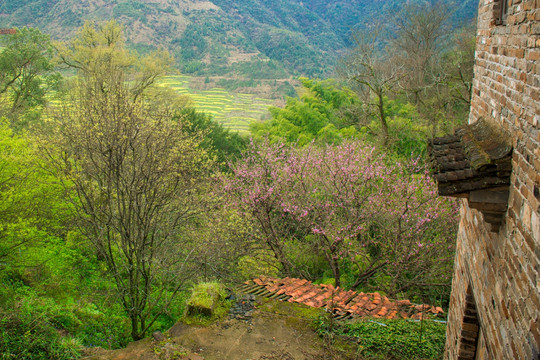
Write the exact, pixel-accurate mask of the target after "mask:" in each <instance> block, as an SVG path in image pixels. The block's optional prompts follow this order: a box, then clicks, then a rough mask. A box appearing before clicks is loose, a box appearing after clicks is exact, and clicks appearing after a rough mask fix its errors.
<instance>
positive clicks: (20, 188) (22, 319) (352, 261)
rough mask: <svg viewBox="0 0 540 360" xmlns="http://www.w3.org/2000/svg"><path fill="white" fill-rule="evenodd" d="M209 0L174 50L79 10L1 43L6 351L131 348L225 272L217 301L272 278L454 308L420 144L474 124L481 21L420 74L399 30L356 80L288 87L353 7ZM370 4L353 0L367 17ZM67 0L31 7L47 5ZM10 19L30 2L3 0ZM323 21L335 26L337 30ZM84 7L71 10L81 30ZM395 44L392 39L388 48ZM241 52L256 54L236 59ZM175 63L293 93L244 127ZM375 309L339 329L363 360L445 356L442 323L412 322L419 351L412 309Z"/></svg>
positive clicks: (0, 251)
mask: <svg viewBox="0 0 540 360" xmlns="http://www.w3.org/2000/svg"><path fill="white" fill-rule="evenodd" d="M214 3H215V4H214V5H219V8H217V7H216V8H213V9H210V10H209V9H205V10H201V9H199V10H198V11H193V12H191V13H187V12H186V13H182V16H184V17H185V18H189V20H190V21H188V22H187V24H188V25H187V27H186V29H185V30H184V29H182V30H183V31H178V32H177V33H176V35H175V38H174V39H172V40H170V43H166V42H165V43H164V42H161V41H157V40H156V41H155V43H152V45H150V46H148V45H144V44H141V43H139V44H136V46H135V48H137V49H140V50H142V53H144V55H140V54H139V53H137V52H136V51H133V50H130V48H129V45H133V43H132V44H129V42H126V40H125V38H124V33H123V30H122V28H121V26H119V24H118V23H116V22H114V21H111V22H107V23H102V24H95V23H91V22H89V23H86V24H84V25H83V26H81V27H80V28H79V29H78V30H77V31H76V33H75V35H74V36H71V37H70V40H69V41H66V42H61V43H60V42H58V43H54V46H53V45H51V43H50V41H49V38H48V36H47V35H44V34H42V33H41V32H39V30H37V29H27V28H23V29H17V32H16V34H15V35H14V36H12V37H6V38H3V39H2V41H3V42H2V47H3V48H1V49H0V70H1V72H0V119H1V120H0V170H1V171H0V283H1V286H0V352H1V353H2V355H7V356H8V357H15V358H25V359H72V358H77V357H80V356H83V354H84V353H85V351H86V349H87V348H88V347H95V346H100V347H103V348H109V349H111V348H119V347H122V346H125V345H126V344H127V343H128V342H129V341H130V340H132V339H140V338H142V337H144V336H145V335H147V334H148V333H149V332H152V331H154V330H156V329H161V330H163V329H167V328H169V327H170V326H171V325H173V323H174V322H175V321H177V320H178V319H179V318H181V317H182V316H184V308H185V306H186V300H188V295H187V294H188V292H189V289H192V288H195V289H198V287H197V286H196V285H197V284H199V283H208V282H210V283H211V284H214V285H215V286H217V287H219V289H220V291H219V293H220V294H219V296H218V297H219V298H220V299H221V298H223V295H224V293H223V285H221V284H218V283H216V281H217V282H221V283H238V282H240V281H244V280H246V279H247V278H250V277H254V276H259V275H261V274H270V275H274V276H299V277H304V278H308V279H310V280H313V281H315V282H318V283H333V284H335V285H338V286H341V287H344V288H348V289H357V290H376V291H379V292H382V293H384V294H386V295H387V296H392V297H407V298H410V299H412V300H419V301H426V302H430V303H433V302H438V303H440V304H441V305H443V306H445V305H447V303H448V301H449V296H448V288H449V284H450V279H449V276H450V273H451V271H450V269H451V266H452V258H453V251H454V247H453V243H454V237H455V231H456V219H457V214H456V210H457V209H456V205H457V204H456V203H454V202H450V201H447V200H444V199H442V198H440V197H437V196H436V191H435V188H434V184H433V182H432V180H431V179H430V177H429V174H428V172H427V171H426V167H425V160H424V158H423V156H424V150H425V143H426V139H427V138H429V137H430V136H434V135H436V134H439V133H442V132H445V131H449V130H451V128H452V127H453V126H454V125H456V124H459V123H460V122H462V121H464V119H465V112H466V108H467V104H468V101H469V100H470V84H471V83H470V73H471V69H472V61H471V56H472V52H471V47H472V45H473V44H474V42H473V41H471V38H472V37H471V36H470V31H469V30H467V29H465V30H463V31H462V32H460V33H458V34H457V35H456V36H455V37H454V38H453V39H450V37H448V38H446V37H444V38H445V39H446V40H445V41H448V43H447V46H446V47H445V48H444V49H443V48H442V47H441V48H439V47H435V48H432V49H431V50H432V53H431V54H430V56H429V59H428V60H429V61H428V63H429V66H428V67H426V68H425V69H424V70H425V71H424V72H423V75H422V76H421V77H415V76H416V75H417V72H415V69H414V66H413V65H414V64H412V63H411V64H406V65H407V66H405V64H404V63H403V59H404V58H406V57H410V56H408V55H407V54H408V51H411V48H410V46H409V45H407V44H409V43H410V42H411V39H405V38H404V34H403V32H396V36H395V38H393V39H391V40H392V41H387V42H385V43H384V44H382V43H379V42H372V43H369V42H368V43H365V42H364V43H363V42H361V41H360V42H358V43H357V44H356V45H357V47H356V48H355V49H354V50H353V51H351V53H350V54H349V56H347V57H345V58H344V61H343V68H342V69H341V70H342V72H341V73H342V75H347V74H348V75H351V74H352V76H345V77H344V78H342V79H341V80H332V79H326V80H318V79H307V78H301V80H300V81H301V84H302V87H301V88H298V89H294V88H292V86H291V83H293V84H294V82H293V81H291V79H290V78H289V74H290V73H294V74H298V73H308V74H312V75H313V74H317V75H320V74H324V73H326V71H327V69H328V68H324V67H325V66H326V65H327V64H331V63H332V62H333V61H334V60H333V59H331V58H330V57H329V56H327V53H325V51H327V50H328V49H330V50H332V51H336V50H339V49H341V47H343V46H345V44H346V43H347V41H346V40H345V33H346V32H347V31H348V30H346V29H345V24H348V22H347V21H348V20H347V21H346V19H344V18H343V11H345V10H344V9H350V5H351V4H350V3H351V2H350V1H342V2H336V3H333V4H331V6H326V5H327V4H326V3H324V4H323V2H320V1H313V2H310V3H309V4H304V3H302V2H297V1H292V3H291V7H290V9H285V8H286V6H285V5H286V4H288V2H286V1H285V0H282V1H277V2H271V3H269V2H266V1H257V0H252V1H246V2H242V3H241V4H239V3H237V2H232V1H228V0H220V1H215V2H214ZM375 3H376V2H369V4H368V3H364V2H362V1H360V2H359V4H361V5H362V6H364V9H371V10H369V11H368V13H371V12H370V11H372V10H373V9H375V8H374V6H375V5H376V4H375ZM36 4H39V5H40V6H41V5H43V8H42V9H35V8H34V7H33V6H34V5H36ZM55 4H56V2H55V1H50V2H48V3H47V4H44V3H41V2H31V1H26V2H24V4H23V5H25V6H27V7H26V9H29V12H30V13H36V14H38V13H39V14H41V15H42V16H43V18H44V19H47V17H48V16H51V15H50V12H48V11H47V10H48V9H49V8H48V7H47V6H49V5H50V6H54V5H55ZM325 4H326V5H325ZM45 5H47V6H45ZM207 5H208V4H207ZM393 5H395V3H394V2H393V1H391V2H387V6H393ZM208 6H210V7H211V5H208ZM411 6H412V5H411ZM411 9H415V8H414V7H405V8H404V10H403V11H411ZM75 10H77V7H73V8H71V9H70V11H75ZM109 10H111V11H112V12H113V13H114V14H113V15H114V16H123V19H124V20H125V19H126V18H127V19H128V20H129V21H132V22H133V21H138V22H140V23H142V24H144V25H145V26H146V25H148V26H150V24H151V22H150V21H149V20H148V17H147V15H148V14H151V15H152V16H156V17H158V15H159V16H163V19H171V18H170V17H169V15H171V16H173V15H174V16H176V15H178V13H177V12H178V8H176V7H174V6H172V5H171V6H170V7H169V8H165V9H162V8H160V7H159V5H158V4H157V3H156V4H150V3H147V4H146V3H145V4H142V3H139V2H129V3H128V2H121V3H117V4H114V6H112V7H111V8H110V9H109V8H107V9H105V8H104V9H103V10H102V11H103V12H107V11H109ZM224 10H226V11H227V16H221V15H222V13H223V11H224ZM279 10H282V11H281V12H280V11H279ZM0 12H3V13H6V14H12V15H13V14H19V10H18V9H16V8H13V7H12V6H11V5H9V4H1V5H0ZM404 13H405V12H404ZM404 13H400V14H401V15H400V16H402V14H404ZM321 14H323V15H324V16H329V17H330V19H338V18H339V19H340V21H341V20H343V21H341V22H340V24H341V25H343V26H340V27H338V28H337V29H335V30H334V29H333V28H332V26H330V25H329V23H327V22H326V20H325V21H321V17H320V16H322V15H321ZM355 14H356V15H354V16H359V14H358V12H356V13H355ZM72 15H73V14H72ZM274 15H275V16H274ZM400 16H396V19H400ZM159 18H160V19H161V17H159ZM240 18H243V19H244V21H243V22H240V23H238V22H237V21H236V20H238V19H240ZM428 18H434V17H433V16H431V17H428ZM2 19H4V17H3V18H2ZM76 19H78V17H77V16H75V15H73V16H66V17H65V19H64V20H65V22H66V23H68V25H69V26H72V25H73V24H75V23H77V24H78V25H81V24H79V23H78V20H76ZM412 20H418V21H420V22H423V21H425V20H426V17H418V18H415V19H412ZM1 21H3V20H0V25H1V24H2V22H1ZM332 21H333V20H332ZM396 21H397V20H396ZM441 21H443V20H441ZM444 21H446V20H444ZM400 24H401V25H400V26H403V27H404V28H406V27H407V26H409V25H407V22H401V23H400ZM162 25H163V24H162ZM439 25H440V24H439ZM152 26H153V25H152ZM175 26H178V24H176V25H175V23H174V22H173V21H172V20H171V21H170V22H169V23H168V24H167V26H165V25H163V26H162V27H161V28H160V29H161V30H160V31H161V32H166V30H165V29H166V28H167V27H173V28H174V27H175ZM441 28H444V27H441ZM445 29H446V28H445ZM128 31H129V29H128ZM160 34H161V33H160ZM245 34H250V35H253V36H252V40H251V37H250V36H246V35H245ZM131 35H132V34H129V33H128V36H131ZM416 35H418V34H416ZM248 39H249V40H248ZM357 40H361V37H358V38H357ZM413 40H414V39H413ZM131 41H132V42H133V41H134V40H133V38H131ZM412 42H414V41H412ZM159 43H162V44H165V45H170V49H171V52H172V53H174V54H175V55H176V61H178V62H176V61H175V59H174V58H173V56H172V55H171V54H170V53H169V52H168V51H166V50H163V49H158V46H155V45H157V44H159ZM231 43H233V44H234V46H233V47H230V46H229V45H228V44H231ZM366 45H367V46H366ZM398 45H400V46H401V47H399V46H398ZM391 46H396V47H394V49H398V48H400V49H401V50H400V52H395V56H393V57H388V56H387V55H388V54H390V53H391V52H390V51H389V49H391ZM156 49H157V50H156ZM239 49H240V50H241V51H249V52H252V55H253V56H251V57H250V60H249V61H230V59H231V57H230V56H231V55H234V56H239V55H238V54H239V53H238V51H236V50H239ZM321 49H322V50H323V52H322V53H321ZM324 49H326V50H324ZM431 50H430V51H431ZM244 55H245V54H244ZM357 55H358V56H359V57H357ZM240 57H241V56H240ZM358 59H360V62H358V61H356V60H358ZM400 59H401V60H400ZM355 61H356V62H355ZM400 61H401V63H403V64H400ZM178 64H180V65H181V67H182V68H183V70H184V71H186V72H191V73H195V74H199V75H200V74H205V73H208V72H210V73H214V74H225V73H226V72H227V71H233V72H235V73H236V74H244V75H249V76H248V77H246V79H240V78H235V79H227V78H221V77H220V78H219V82H220V84H222V85H223V86H224V87H228V88H231V89H232V88H242V87H246V88H249V87H251V86H259V85H261V84H262V81H263V80H264V79H266V80H267V81H268V80H269V79H271V80H272V81H274V83H275V85H276V86H278V84H280V85H279V86H281V87H282V90H283V92H287V93H288V94H289V95H291V97H289V98H288V99H287V102H286V104H284V106H283V107H276V106H275V107H271V108H270V114H271V119H270V120H268V121H265V122H259V123H257V124H253V125H252V127H251V130H252V136H253V139H252V140H251V142H249V140H247V139H246V138H244V137H242V136H240V135H238V134H237V133H234V132H231V131H229V130H227V129H226V128H225V127H224V126H223V125H221V124H218V123H216V122H215V121H214V120H213V119H212V117H211V116H210V115H208V114H204V113H201V112H199V111H198V110H197V108H196V107H194V106H193V103H192V102H191V101H190V100H189V98H187V97H186V96H181V95H179V94H178V93H177V92H175V91H173V90H172V89H171V88H168V87H167V86H165V83H160V81H159V80H160V77H161V76H162V75H164V74H165V73H167V72H170V71H172V68H173V66H175V65H178ZM355 64H356V65H355ZM231 69H232V70H231ZM343 69H345V70H343ZM366 70H368V71H367V72H366ZM388 70H389V71H390V73H389V74H388V73H387V72H386V71H388ZM435 70H436V71H435ZM435 72H437V74H438V76H437V77H436V78H434V77H433V76H432V75H433V73H435ZM60 74H62V76H61V75H60ZM413 75H414V76H413ZM347 80H350V81H349V83H348V84H347V83H346V81H347ZM381 81H382V82H383V83H384V84H386V85H383V86H382V87H381V86H380V84H381ZM388 81H389V82H388ZM208 82H210V79H208ZM209 86H210V85H209ZM381 89H382V91H380V90H381ZM51 90H55V91H51ZM296 93H298V94H299V96H298V97H296ZM51 100H52V101H51ZM49 101H50V102H49ZM443 120H444V121H443ZM214 285H212V286H214ZM205 286H206V285H201V288H204V289H207V288H208V286H206V287H205ZM208 291H210V290H208V289H207V290H205V292H208ZM203 295H204V294H202V295H201V296H202V297H204V296H203ZM192 300H193V299H192ZM193 301H194V300H193ZM193 301H192V302H193ZM224 304H225V305H226V303H224ZM222 305H223V304H222ZM225 305H224V306H221V307H220V313H219V316H221V315H223V313H224V312H225V311H226V308H227V306H225ZM192 320H193V319H192ZM199 320H200V319H199ZM206 320H208V319H206ZM206 320H205V321H206ZM371 324H372V323H369V322H366V323H360V324H354V325H350V326H349V327H348V328H347V329H345V330H343V329H342V330H338V331H342V332H343V333H348V334H352V335H354V336H357V335H360V333H362V332H369V334H363V335H362V339H361V344H362V345H361V346H362V348H361V354H362V355H363V356H365V357H368V358H369V357H370V356H371V357H373V358H378V357H380V356H382V354H383V353H384V352H388V351H392V352H393V351H397V350H396V345H395V344H400V345H398V346H399V347H401V350H402V354H403V356H408V357H409V358H414V357H415V356H422V357H426V358H432V357H433V354H434V353H435V352H437V351H439V350H438V349H439V346H440V343H441V341H442V340H441V339H442V335H441V334H442V330H440V328H436V326H435V325H433V329H432V328H431V325H425V328H422V329H423V330H422V331H424V330H425V331H426V333H425V334H424V333H422V335H421V336H422V339H424V340H426V339H428V338H429V341H424V340H420V342H422V346H419V347H418V349H416V350H417V352H414V351H412V347H413V346H412V345H411V344H412V343H413V340H412V339H413V338H414V336H416V335H404V336H403V337H402V333H404V328H405V327H406V326H405V325H404V323H397V322H396V323H392V322H388V323H387V324H386V325H387V326H386V327H384V326H381V325H377V326H379V328H377V329H375V328H371V327H370V326H371ZM411 324H412V325H413V326H416V324H414V323H411ZM407 325H409V324H408V323H407ZM422 326H424V325H422ZM381 327H382V328H384V329H385V331H387V332H383V329H382V328H381ZM388 331H389V332H388ZM431 333H432V334H433V338H432V339H431V338H430V336H431V335H428V334H431ZM424 335H425V336H424ZM390 339H392V341H390ZM430 344H431V345H430ZM409 350H411V351H409Z"/></svg>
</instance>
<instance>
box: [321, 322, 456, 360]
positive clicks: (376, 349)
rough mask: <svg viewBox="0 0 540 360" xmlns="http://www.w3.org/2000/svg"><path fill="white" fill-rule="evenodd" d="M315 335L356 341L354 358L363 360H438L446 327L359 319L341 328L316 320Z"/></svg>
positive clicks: (425, 323) (435, 323)
mask: <svg viewBox="0 0 540 360" xmlns="http://www.w3.org/2000/svg"><path fill="white" fill-rule="evenodd" d="M317 331H318V333H319V334H321V335H324V334H328V333H329V332H331V333H332V334H335V335H345V336H349V337H355V338H358V340H357V341H358V348H357V354H358V355H359V356H360V357H361V358H362V359H365V360H371V359H373V360H375V359H395V360H400V359H404V360H405V359H406V360H410V359H426V360H427V359H430V360H431V359H442V355H443V353H444V344H445V341H446V324H444V323H440V322H436V321H433V320H424V321H414V320H403V319H399V320H387V319H362V320H360V321H356V322H350V323H347V324H344V325H341V324H340V325H336V323H333V324H329V321H328V320H325V319H322V318H321V319H319V320H318V322H317Z"/></svg>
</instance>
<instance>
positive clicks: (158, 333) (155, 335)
mask: <svg viewBox="0 0 540 360" xmlns="http://www.w3.org/2000/svg"><path fill="white" fill-rule="evenodd" d="M152 337H153V338H154V340H156V341H159V342H161V341H163V340H165V335H163V333H162V332H161V331H154V332H153V333H152Z"/></svg>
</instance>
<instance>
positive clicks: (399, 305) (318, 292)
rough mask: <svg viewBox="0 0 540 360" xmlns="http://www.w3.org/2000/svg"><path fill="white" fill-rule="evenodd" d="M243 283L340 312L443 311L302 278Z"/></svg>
mask: <svg viewBox="0 0 540 360" xmlns="http://www.w3.org/2000/svg"><path fill="white" fill-rule="evenodd" d="M245 284H246V285H252V284H256V285H258V286H259V287H256V288H255V290H253V291H256V289H257V288H265V289H266V290H267V291H268V292H271V293H274V294H276V295H281V294H284V295H287V296H289V298H288V300H287V301H289V302H297V303H302V304H305V305H308V306H311V307H318V308H320V307H327V308H329V309H331V310H332V312H333V313H336V314H339V315H348V314H350V315H353V316H372V317H380V318H388V319H393V318H396V317H398V316H399V317H402V318H413V319H419V318H421V317H422V316H424V315H425V314H428V313H430V314H435V315H437V314H442V313H443V310H442V309H441V308H440V307H434V306H431V305H426V304H422V305H414V304H412V303H411V302H410V301H409V300H397V301H392V300H389V299H388V298H387V297H386V296H382V295H381V294H379V293H376V292H375V293H362V292H360V293H357V292H354V291H351V290H349V291H345V290H343V289H341V288H339V287H338V288H335V287H334V286H332V285H325V284H323V285H315V284H313V283H312V282H310V281H307V280H305V279H294V278H284V279H275V278H269V277H259V278H256V279H253V281H248V282H246V283H245Z"/></svg>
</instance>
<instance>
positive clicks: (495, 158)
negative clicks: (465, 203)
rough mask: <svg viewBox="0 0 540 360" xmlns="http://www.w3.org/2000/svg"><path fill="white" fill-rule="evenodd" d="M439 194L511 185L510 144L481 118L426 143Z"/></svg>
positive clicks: (444, 194) (453, 193) (458, 193)
mask: <svg viewBox="0 0 540 360" xmlns="http://www.w3.org/2000/svg"><path fill="white" fill-rule="evenodd" d="M428 152H429V154H430V157H431V159H432V163H433V166H432V169H433V172H434V174H433V175H434V178H435V180H436V181H437V183H438V189H439V195H442V196H457V195H461V194H464V193H468V192H471V191H474V190H482V189H490V188H495V187H500V186H505V185H506V186H507V185H509V184H510V173H511V171H512V162H511V154H512V145H511V144H509V143H508V141H507V138H506V137H505V136H503V134H502V133H501V132H500V131H497V130H496V129H495V128H494V127H493V126H492V125H490V124H489V123H488V122H486V121H485V120H483V119H479V120H478V121H477V122H476V123H474V124H472V125H466V126H463V127H461V128H459V129H457V130H456V131H455V133H454V135H447V136H444V137H440V138H435V139H433V140H431V141H430V143H429V145H428Z"/></svg>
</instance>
